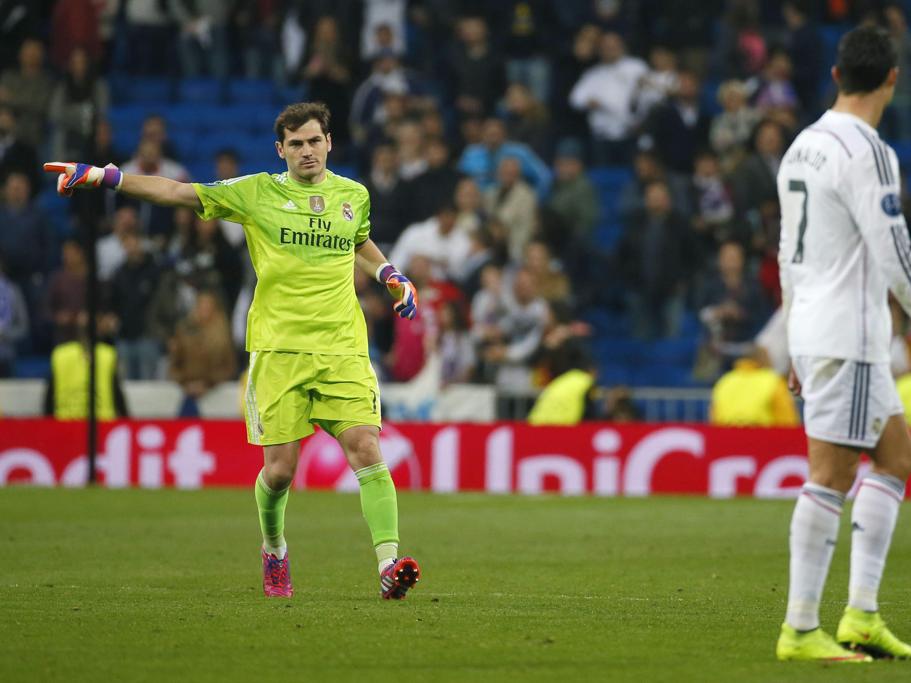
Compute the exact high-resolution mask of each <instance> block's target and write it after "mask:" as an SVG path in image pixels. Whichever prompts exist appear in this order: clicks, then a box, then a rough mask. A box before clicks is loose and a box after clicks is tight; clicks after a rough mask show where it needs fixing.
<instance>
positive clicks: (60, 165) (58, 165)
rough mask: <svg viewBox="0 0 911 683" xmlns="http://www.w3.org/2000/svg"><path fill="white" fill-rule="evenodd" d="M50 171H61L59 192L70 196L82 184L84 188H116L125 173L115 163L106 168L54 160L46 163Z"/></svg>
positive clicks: (58, 183) (58, 182)
mask: <svg viewBox="0 0 911 683" xmlns="http://www.w3.org/2000/svg"><path fill="white" fill-rule="evenodd" d="M44 170H45V171H47V172H48V173H59V174H60V175H59V176H57V192H59V193H60V194H62V195H66V196H69V195H71V194H73V190H74V189H76V188H77V187H79V186H80V185H81V186H83V187H84V188H92V187H107V188H110V189H112V190H116V189H118V188H119V187H120V183H121V182H123V173H122V172H121V170H120V169H119V168H117V167H116V166H115V165H114V164H108V165H107V166H105V167H104V168H100V167H98V166H92V165H91V164H79V163H75V162H71V161H70V162H62V161H52V162H49V163H47V164H45V165H44Z"/></svg>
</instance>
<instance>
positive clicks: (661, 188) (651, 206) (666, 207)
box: [645, 183, 671, 217]
mask: <svg viewBox="0 0 911 683" xmlns="http://www.w3.org/2000/svg"><path fill="white" fill-rule="evenodd" d="M645 209H646V211H648V212H649V214H651V215H652V216H659V217H660V216H666V215H667V214H669V213H670V211H671V195H670V193H669V192H668V191H667V186H666V185H664V184H663V183H652V184H651V185H649V186H648V189H647V190H646V191H645Z"/></svg>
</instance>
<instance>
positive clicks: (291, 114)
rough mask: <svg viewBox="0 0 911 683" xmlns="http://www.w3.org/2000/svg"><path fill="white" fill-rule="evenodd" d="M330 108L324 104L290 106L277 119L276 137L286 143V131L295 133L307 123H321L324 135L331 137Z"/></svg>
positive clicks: (299, 103)
mask: <svg viewBox="0 0 911 683" xmlns="http://www.w3.org/2000/svg"><path fill="white" fill-rule="evenodd" d="M329 116H330V114H329V107H327V106H326V105H325V104H323V103H322V102H298V103H297V104H289V105H288V106H287V107H285V109H284V111H282V113H281V114H279V115H278V118H277V119H275V137H276V138H277V139H278V141H279V142H284V141H285V130H290V131H295V130H297V129H298V128H300V127H301V126H303V125H304V124H305V123H307V121H311V120H315V121H316V122H318V123H319V127H320V130H322V131H323V135H329Z"/></svg>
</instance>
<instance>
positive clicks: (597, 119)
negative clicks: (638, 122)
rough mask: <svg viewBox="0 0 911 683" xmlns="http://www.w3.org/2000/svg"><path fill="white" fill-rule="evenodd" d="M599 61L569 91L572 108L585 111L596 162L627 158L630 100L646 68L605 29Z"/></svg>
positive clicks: (632, 120)
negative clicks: (593, 143) (629, 54)
mask: <svg viewBox="0 0 911 683" xmlns="http://www.w3.org/2000/svg"><path fill="white" fill-rule="evenodd" d="M599 50H600V53H601V62H600V64H597V65H595V66H593V67H590V68H589V69H587V70H586V71H585V72H584V73H583V74H582V78H580V79H579V82H578V83H576V85H575V86H574V87H573V89H572V92H570V94H569V102H570V104H571V105H572V106H573V107H574V108H575V109H580V110H585V111H587V112H588V127H589V130H590V132H591V134H592V137H593V138H594V142H595V145H594V149H593V153H594V159H593V161H594V162H595V163H596V164H623V163H626V162H628V161H629V158H630V154H631V150H632V144H633V126H634V125H635V114H634V103H635V98H636V94H637V92H638V89H639V82H640V80H641V79H642V78H643V77H645V76H646V75H647V74H648V73H649V68H648V66H647V65H646V63H645V62H644V61H642V60H641V59H639V58H638V57H630V56H628V55H627V54H626V45H625V44H624V42H623V38H621V37H620V36H619V35H618V34H617V33H605V34H604V35H603V36H601V42H600V45H599Z"/></svg>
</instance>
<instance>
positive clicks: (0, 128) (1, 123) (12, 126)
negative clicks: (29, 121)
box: [0, 109, 16, 137]
mask: <svg viewBox="0 0 911 683" xmlns="http://www.w3.org/2000/svg"><path fill="white" fill-rule="evenodd" d="M15 131H16V117H15V116H13V112H11V111H10V110H9V109H0V137H6V136H7V135H12V134H13V133H14V132H15Z"/></svg>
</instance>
